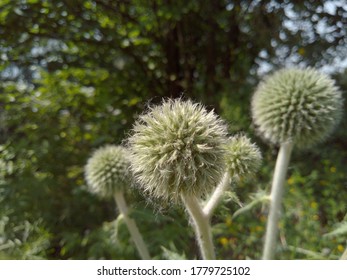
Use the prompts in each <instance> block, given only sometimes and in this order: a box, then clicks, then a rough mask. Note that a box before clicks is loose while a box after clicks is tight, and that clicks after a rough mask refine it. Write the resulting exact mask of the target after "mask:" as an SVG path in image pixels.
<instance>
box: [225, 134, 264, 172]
mask: <svg viewBox="0 0 347 280" xmlns="http://www.w3.org/2000/svg"><path fill="white" fill-rule="evenodd" d="M226 150H227V151H226V154H225V155H226V165H227V168H228V170H229V172H230V175H231V176H235V175H236V176H240V177H245V176H249V175H252V174H253V173H255V172H256V171H257V170H258V169H259V167H260V165H261V161H262V157H261V153H260V150H259V149H258V147H257V146H256V145H255V144H253V143H251V141H250V139H249V138H247V137H246V136H243V135H237V136H234V137H231V138H230V139H229V141H228V143H227V145H226Z"/></svg>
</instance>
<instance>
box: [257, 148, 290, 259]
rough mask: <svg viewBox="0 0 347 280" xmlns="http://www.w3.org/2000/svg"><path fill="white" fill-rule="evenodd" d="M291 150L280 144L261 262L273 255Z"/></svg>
mask: <svg viewBox="0 0 347 280" xmlns="http://www.w3.org/2000/svg"><path fill="white" fill-rule="evenodd" d="M292 150H293V143H292V142H285V143H282V144H281V147H280V150H279V152H278V156H277V161H276V166H275V172H274V175H273V181H272V187H271V194H270V210H269V216H268V220H267V226H266V234H265V243H264V251H263V260H271V259H273V258H274V255H275V249H276V240H277V234H278V221H279V218H280V216H281V204H282V198H283V192H284V183H285V179H286V174H287V169H288V165H289V160H290V155H291V152H292Z"/></svg>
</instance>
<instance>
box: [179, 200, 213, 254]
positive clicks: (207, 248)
mask: <svg viewBox="0 0 347 280" xmlns="http://www.w3.org/2000/svg"><path fill="white" fill-rule="evenodd" d="M181 197H182V201H183V203H184V205H185V207H186V208H187V210H188V213H189V215H190V217H191V219H192V222H193V228H194V231H195V236H196V239H197V241H198V244H199V247H200V252H201V255H202V258H203V259H204V260H215V259H216V254H215V251H214V246H213V242H212V233H211V226H210V219H209V218H208V217H207V216H206V215H205V214H204V212H203V210H202V208H201V206H200V204H199V202H198V200H197V198H196V197H195V196H192V195H187V194H182V196H181Z"/></svg>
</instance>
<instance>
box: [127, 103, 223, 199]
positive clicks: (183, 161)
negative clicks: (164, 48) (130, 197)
mask: <svg viewBox="0 0 347 280" xmlns="http://www.w3.org/2000/svg"><path fill="white" fill-rule="evenodd" d="M226 133H227V131H226V126H225V125H224V123H223V122H222V121H221V120H220V119H219V118H218V117H217V115H216V114H215V113H214V112H208V111H207V110H206V109H205V108H204V107H203V106H202V105H200V104H196V103H195V104H194V103H192V102H191V101H189V100H188V101H182V100H181V99H176V100H167V101H164V102H163V103H162V105H160V106H155V107H152V108H150V109H149V111H148V112H147V113H146V114H144V115H142V116H140V117H139V119H138V121H137V122H136V123H135V126H134V128H133V134H132V135H131V136H130V138H129V140H128V144H129V149H130V152H131V170H132V171H133V174H134V176H135V179H136V180H137V181H138V182H139V183H140V185H141V186H142V187H143V189H144V190H145V191H147V192H148V193H150V194H151V195H153V196H154V197H157V198H163V199H166V200H171V201H177V199H178V198H179V196H180V194H181V193H186V194H192V195H195V196H198V197H200V196H203V195H205V194H206V193H208V192H209V191H211V190H212V189H213V188H214V187H215V186H216V185H217V184H218V182H219V181H220V179H221V177H222V175H223V171H224V144H225V142H226Z"/></svg>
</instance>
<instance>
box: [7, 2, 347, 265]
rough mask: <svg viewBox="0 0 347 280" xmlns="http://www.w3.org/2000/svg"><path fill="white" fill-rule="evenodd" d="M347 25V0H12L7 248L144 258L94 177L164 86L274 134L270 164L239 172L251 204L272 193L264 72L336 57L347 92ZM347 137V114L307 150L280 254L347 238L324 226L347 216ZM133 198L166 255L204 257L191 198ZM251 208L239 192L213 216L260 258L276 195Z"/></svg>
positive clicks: (336, 73)
mask: <svg viewBox="0 0 347 280" xmlns="http://www.w3.org/2000/svg"><path fill="white" fill-rule="evenodd" d="M346 26H347V2H346V1H345V0H337V1H311V0H305V1H296V0H291V1H288V0H287V1H274V0H265V1H257V0H250V1H243V0H235V1H231V0H219V1H198V0H190V1H181V0H178V1H171V0H150V1H142V0H124V1H108V0H75V1H65V0H41V1H40V0H0V55H1V60H0V79H1V82H0V258H6V259H8V258H15V259H36V258H44V259H111V258H114V259H134V258H135V259H136V258H138V255H137V252H136V251H135V249H134V246H133V244H131V243H129V234H128V232H127V230H126V227H125V225H124V223H122V221H121V219H117V213H116V211H115V205H114V203H113V202H112V201H111V200H110V201H105V200H101V199H98V198H97V197H95V196H93V195H92V194H90V193H89V192H88V191H87V190H86V186H85V181H84V178H83V167H84V165H85V163H86V160H87V158H88V156H89V155H90V154H91V152H92V151H93V150H94V149H96V148H98V147H100V146H101V145H103V144H106V143H115V144H119V143H121V141H122V140H123V139H124V138H125V137H126V136H127V133H128V131H129V129H131V126H132V123H133V121H134V119H135V118H136V115H137V114H139V113H140V112H142V110H143V109H144V108H145V107H146V105H147V104H148V103H151V104H152V103H158V102H160V100H162V98H163V97H179V96H182V95H183V96H184V97H187V98H192V99H194V100H195V101H199V102H202V103H204V104H205V105H207V106H208V108H209V109H212V108H213V109H215V110H216V111H217V112H218V113H219V114H220V115H221V116H222V117H223V118H224V119H226V120H227V122H228V123H229V125H230V133H237V132H240V131H243V132H245V133H246V134H248V135H249V136H251V137H252V139H253V140H254V141H255V142H257V143H258V145H260V147H261V150H262V152H263V156H264V163H263V167H262V169H261V170H260V172H259V173H258V174H257V176H256V177H255V178H253V179H252V180H249V181H246V182H242V183H241V185H239V186H235V188H234V191H235V193H236V194H237V195H238V197H239V199H240V201H241V202H242V203H243V204H247V203H249V202H251V201H252V199H253V200H254V199H256V198H257V197H260V196H261V195H262V194H263V193H264V192H265V191H268V190H269V182H270V181H271V176H272V170H273V166H274V162H275V155H276V149H277V148H276V147H273V146H267V145H266V144H264V143H263V142H262V140H261V139H260V138H258V137H257V135H256V134H255V132H254V129H253V127H252V122H251V118H250V98H251V95H252V93H253V91H254V88H255V86H256V84H257V82H258V81H259V79H260V78H261V77H262V75H264V74H265V73H267V72H269V71H273V70H275V69H278V68H281V67H284V66H312V67H317V68H321V67H323V66H325V67H324V68H323V69H322V70H324V71H329V72H330V73H331V74H332V75H333V77H334V78H335V79H336V81H337V83H338V85H339V86H340V87H341V89H342V90H343V93H344V96H346V90H347V71H346V70H345V69H344V68H343V65H344V64H343V62H342V59H343V58H345V53H346V46H347V42H346V41H347V36H346V35H347V34H346V32H347V31H346V30H347V29H346ZM326 66H329V67H326ZM346 139H347V121H346V117H344V118H343V121H342V124H341V125H340V126H339V128H338V130H337V131H336V132H335V134H334V135H333V136H332V137H331V138H330V139H329V141H328V142H327V143H325V144H322V145H319V146H317V147H316V148H315V149H313V150H310V151H307V152H301V153H294V155H293V158H292V159H293V160H292V163H291V166H290V170H289V174H288V181H287V188H286V198H285V203H284V213H285V216H284V218H283V219H282V222H281V232H280V235H281V245H282V246H281V252H280V254H279V256H280V258H283V259H287V258H290V259H294V258H295V259H297V258H299V259H302V258H323V259H334V258H338V257H339V256H340V255H341V254H342V252H343V251H344V250H345V247H346V236H343V235H337V236H332V237H330V238H322V236H323V235H324V234H325V233H328V232H331V231H332V230H333V229H334V228H335V225H336V224H338V223H342V222H344V221H345V222H346V219H347V217H346V214H347V207H346V204H347V179H346V174H347V149H346V147H347V140H346ZM129 199H130V200H131V201H133V204H134V207H135V212H134V214H133V215H134V216H135V218H136V219H137V220H138V221H140V222H139V226H140V230H141V231H142V232H143V234H144V238H145V240H146V241H147V243H148V244H149V247H150V251H151V254H152V255H153V256H155V258H158V259H163V258H189V259H192V258H196V257H197V255H198V253H197V252H198V251H197V248H196V245H195V241H194V237H193V233H192V230H191V229H190V228H189V227H187V224H188V222H187V221H186V219H185V214H184V212H183V210H182V209H176V208H171V207H167V206H164V207H160V211H158V208H159V207H158V206H159V203H158V204H155V205H154V206H153V205H147V204H146V201H145V199H144V198H143V197H142V196H141V194H138V193H135V194H134V195H133V196H132V197H130V198H129ZM239 208H240V205H239V203H236V202H235V199H232V197H231V198H230V199H228V200H227V201H226V202H225V203H224V205H223V206H221V207H220V208H219V209H218V214H217V215H216V216H215V218H214V219H213V221H212V223H213V225H214V228H213V230H214V240H215V244H216V247H217V255H218V257H219V258H221V259H245V258H251V259H258V258H260V254H261V247H262V237H263V235H264V226H265V222H266V213H267V208H266V207H265V205H262V204H258V206H257V207H254V208H253V209H251V210H250V211H247V212H244V213H243V214H242V215H239V216H238V217H236V218H234V219H233V218H232V214H233V213H234V212H235V211H236V210H238V209H239ZM153 229H155V230H153Z"/></svg>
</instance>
